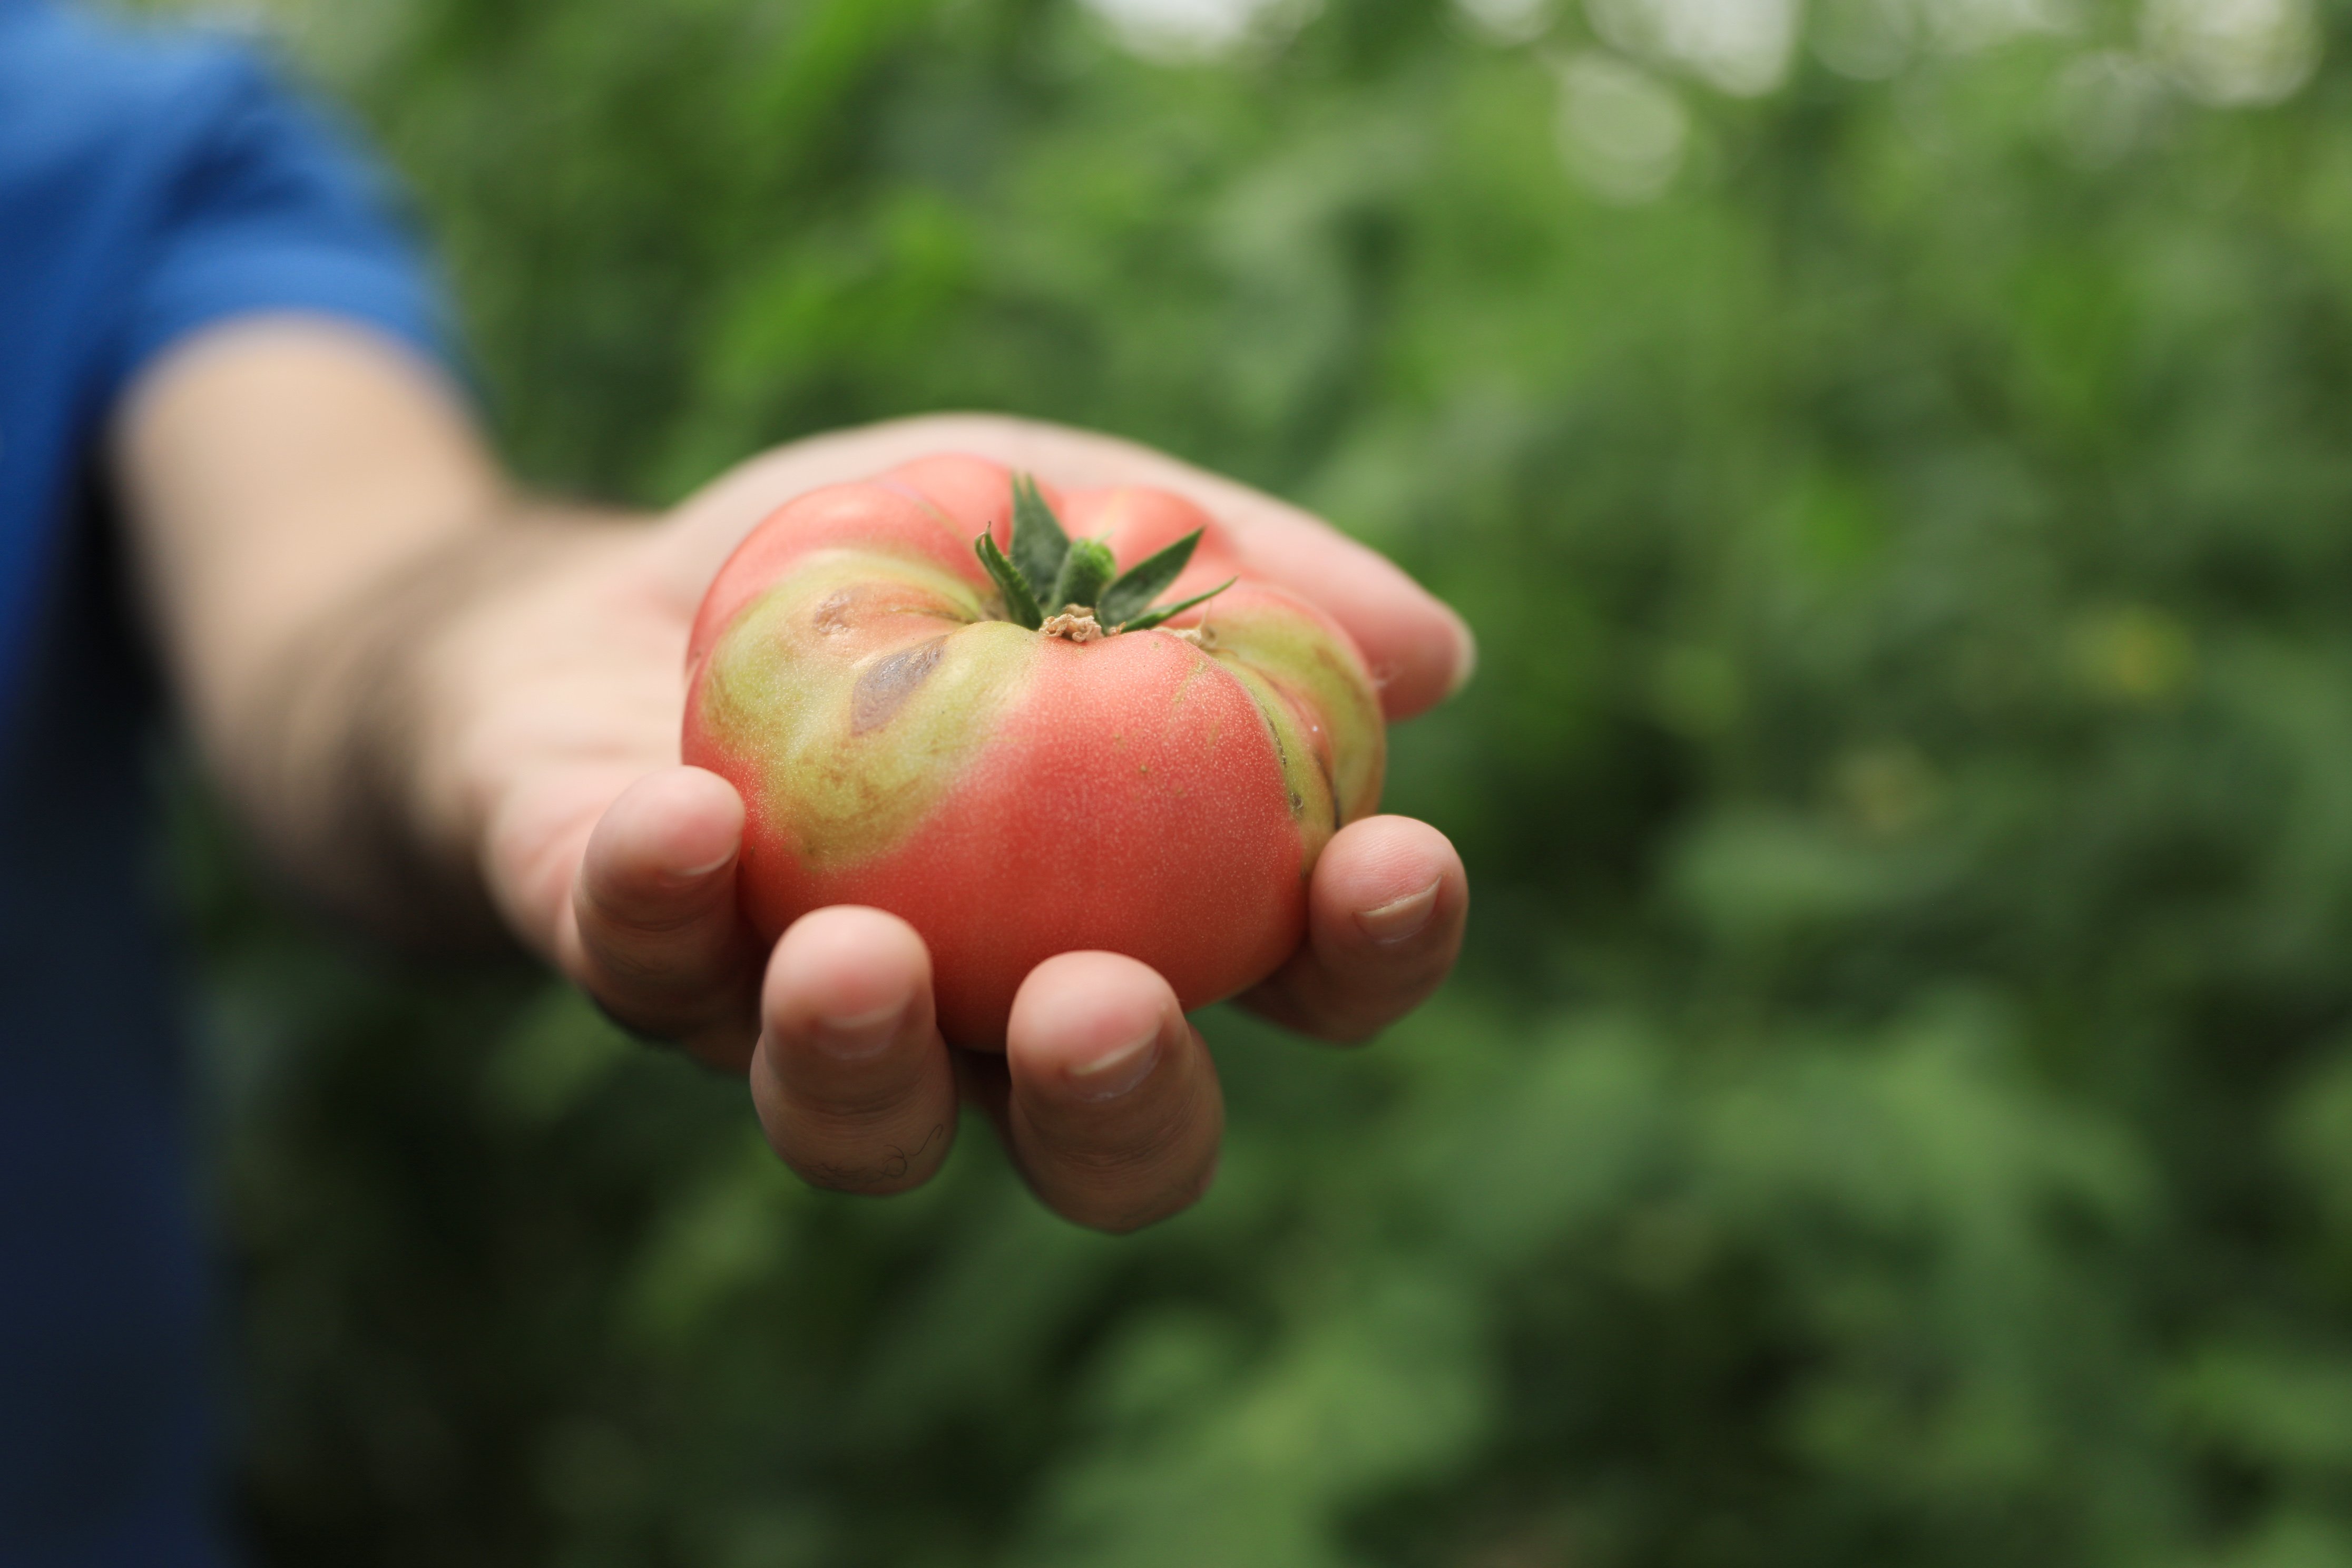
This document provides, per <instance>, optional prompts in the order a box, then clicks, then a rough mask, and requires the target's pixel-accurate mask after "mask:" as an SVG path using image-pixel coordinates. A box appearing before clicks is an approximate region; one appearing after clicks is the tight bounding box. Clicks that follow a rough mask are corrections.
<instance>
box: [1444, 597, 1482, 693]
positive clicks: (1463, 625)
mask: <svg viewBox="0 0 2352 1568" xmlns="http://www.w3.org/2000/svg"><path fill="white" fill-rule="evenodd" d="M1454 626H1455V627H1456V628H1458V629H1459V630H1460V631H1461V633H1462V645H1461V649H1460V651H1459V652H1458V653H1456V654H1455V656H1454V679H1453V680H1452V681H1450V682H1449V683H1447V685H1446V688H1445V695H1446V696H1448V697H1453V696H1456V695H1458V694H1459V693H1460V692H1461V690H1462V689H1463V688H1464V687H1465V686H1467V685H1469V684H1470V678H1471V677H1472V676H1474V675H1475V674H1477V673H1478V634H1477V633H1475V632H1474V631H1472V630H1471V629H1470V623H1469V622H1467V621H1465V620H1464V619H1463V618H1462V617H1461V616H1454Z"/></svg>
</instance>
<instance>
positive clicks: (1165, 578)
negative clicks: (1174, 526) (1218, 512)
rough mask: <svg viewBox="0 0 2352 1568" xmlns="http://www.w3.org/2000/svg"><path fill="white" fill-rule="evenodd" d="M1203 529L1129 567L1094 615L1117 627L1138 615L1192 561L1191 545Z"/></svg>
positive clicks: (1199, 537)
mask: <svg viewBox="0 0 2352 1568" xmlns="http://www.w3.org/2000/svg"><path fill="white" fill-rule="evenodd" d="M1206 531H1207V530H1205V529H1199V528H1196V529H1194V530H1193V531H1192V532H1190V533H1188V534H1186V535H1185V536H1184V537H1183V538H1181V539H1180V540H1178V541H1177V542H1175V543H1173V544H1171V545H1170V546H1169V547H1168V548H1167V549H1165V550H1163V551H1161V552H1159V553H1158V554H1157V555H1152V556H1148V557H1146V558H1145V559H1143V560H1141V561H1139V562H1137V563H1135V564H1134V565H1132V566H1130V567H1129V568H1128V569H1127V571H1126V572H1125V573H1123V574H1121V575H1120V577H1119V579H1118V582H1116V583H1113V584H1111V585H1110V589H1109V591H1108V593H1106V594H1104V595H1103V596H1102V609H1101V610H1100V611H1099V612H1098V613H1097V616H1095V618H1096V619H1097V620H1098V621H1100V622H1102V624H1103V625H1105V626H1122V625H1124V624H1126V622H1127V621H1128V620H1129V618H1130V617H1132V616H1139V615H1141V614H1142V613H1143V612H1144V610H1146V609H1147V608H1149V607H1150V604H1151V601H1152V600H1154V599H1156V598H1158V597H1160V595H1161V594H1163V593H1165V592H1167V589H1168V584H1171V583H1173V582H1174V581H1176V579H1177V578H1179V577H1181V576H1182V575H1183V574H1184V568H1185V567H1186V566H1189V565H1190V564H1192V550H1193V547H1194V546H1196V545H1198V544H1199V543H1200V542H1201V535H1202V533H1204V532H1206Z"/></svg>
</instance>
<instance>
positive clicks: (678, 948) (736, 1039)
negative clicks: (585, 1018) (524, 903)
mask: <svg viewBox="0 0 2352 1568" xmlns="http://www.w3.org/2000/svg"><path fill="white" fill-rule="evenodd" d="M742 838H743V802H742V798H741V797H740V795H737V794H736V793H735V790H734V788H733V786H731V785H730V784H728V783H727V781H726V780H724V779H722V778H720V777H719V775H718V774H716V773H706V772H704V771H703V770H702V769H700V768H667V769H664V770H663V771H662V772H660V773H651V774H648V775H647V776H646V777H645V778H642V779H639V780H638V781H637V782H636V783H635V784H631V785H630V786H629V787H628V788H627V789H625V790H624V791H623V792H622V793H621V795H620V797H619V798H618V799H616V800H614V802H613V804H612V805H611V806H609V807H608V808H606V810H605V812H604V816H603V817H601V818H600V819H599V820H598V821H597V824H596V826H595V829H594V831H593V832H592V833H591V834H590V835H589V837H588V847H587V851H586V853H585V855H584V856H583V858H582V860H581V867H580V876H579V879H578V880H577V881H576V882H574V883H573V885H572V929H571V931H570V932H569V940H562V939H559V942H560V945H561V947H562V949H563V950H564V951H563V952H562V957H563V960H564V967H565V968H566V969H567V970H568V971H570V972H571V973H572V976H573V978H574V979H576V980H578V981H579V982H580V984H582V985H583V986H584V987H585V988H586V989H587V991H588V993H589V994H591V995H592V996H593V997H595V998H596V1000H597V1002H598V1003H599V1004H600V1005H603V1007H604V1010H605V1011H606V1012H608V1013H610V1014H611V1015H612V1016H614V1018H616V1019H618V1020H619V1021H620V1022H621V1023H623V1024H625V1025H626V1026H629V1027H630V1028H633V1029H637V1030H641V1031H643V1032H645V1033H646V1034H649V1035H657V1036H659V1037H662V1038H665V1039H670V1040H676V1041H677V1043H678V1044H679V1045H681V1046H683V1047H686V1048H687V1049H688V1050H689V1051H692V1052H693V1053H694V1054H695V1055H696V1056H698V1057H700V1058H702V1059H704V1060H705V1061H708V1062H710V1063H711V1064H712V1065H714V1066H718V1067H725V1068H732V1069H734V1070H737V1071H740V1070H741V1069H742V1068H743V1067H744V1065H745V1064H746V1063H747V1062H748V1061H749V1060H750V1058H751V1043H752V1040H753V1039H754V1037H756V1035H757V1032H758V1027H759V1024H758V1013H757V1008H756V1000H757V993H756V990H755V987H756V986H757V984H758V979H759V962H760V944H759V942H757V940H756V939H755V938H754V937H753V935H752V933H751V928H750V927H749V926H748V925H747V924H746V923H745V921H744V920H743V917H742V915H741V913H740V911H739V910H738V909H737V907H736V901H735V860H736V855H737V852H738V851H739V850H740V847H741V845H742Z"/></svg>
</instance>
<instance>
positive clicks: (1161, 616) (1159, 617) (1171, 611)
mask: <svg viewBox="0 0 2352 1568" xmlns="http://www.w3.org/2000/svg"><path fill="white" fill-rule="evenodd" d="M1240 581H1241V579H1240V578H1238V577H1228V578H1226V579H1225V580H1224V581H1223V582H1222V583H1220V584H1217V585H1216V586H1215V587H1213V588H1212V589H1210V590H1209V591H1208V592H1207V593H1205V594H1195V595H1192V597H1191V598H1189V599H1179V600H1177V601H1176V602H1175V603H1174V604H1172V605H1160V607H1159V608H1158V609H1156V610H1153V611H1151V612H1150V614H1149V615H1142V616H1136V617H1135V619H1133V620H1131V621H1129V622H1128V623H1126V624H1125V625H1124V626H1118V628H1116V629H1117V630H1119V631H1123V632H1148V631H1150V629H1151V628H1152V627H1154V626H1158V625H1159V624H1160V622H1162V621H1164V620H1167V619H1169V618H1171V616H1181V615H1182V614H1183V613H1184V612H1185V611H1187V610H1189V609H1191V608H1192V606H1193V605H1205V604H1207V603H1208V602H1209V601H1210V600H1211V599H1213V598H1215V597H1216V596H1217V595H1220V594H1222V593H1223V592H1224V591H1225V590H1226V589H1228V588H1230V587H1232V586H1233V585H1234V584H1236V583H1238V582H1240Z"/></svg>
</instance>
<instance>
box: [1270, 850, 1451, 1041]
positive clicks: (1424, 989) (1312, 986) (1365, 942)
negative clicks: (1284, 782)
mask: <svg viewBox="0 0 2352 1568" xmlns="http://www.w3.org/2000/svg"><path fill="white" fill-rule="evenodd" d="M1469 912H1470V881H1469V879H1468V877H1467V876H1465V874H1464V872H1463V869H1462V858H1461V857H1460V856H1458V855H1456V854H1455V853H1454V846H1453V845H1452V844H1450V843H1448V842H1447V841H1446V838H1445V835H1444V834H1442V833H1440V832H1438V831H1437V829H1435V828H1434V827H1432V826H1429V825H1428V824H1427V823H1425V822H1415V821H1414V820H1413V819H1412V818H1411V817H1409V816H1368V817H1365V818H1364V819H1363V820H1362V821H1360V822H1351V823H1349V825H1348V826H1345V827H1343V828H1341V829H1340V830H1339V833H1338V834H1337V835H1335V836H1334V837H1333V838H1332V840H1331V842H1330V843H1329V844H1328V845H1326V846H1324V848H1323V854H1322V856H1321V858H1318V860H1317V861H1316V862H1315V877H1314V880H1313V881H1312V882H1311V883H1310V884H1309V885H1308V887H1307V941H1306V942H1304V943H1303V944H1302V945H1301V946H1300V947H1299V950H1298V951H1297V952H1296V953H1294V954H1292V955H1291V958H1290V962H1289V963H1286V964H1284V965H1283V966H1282V968H1281V969H1279V970H1277V971H1276V973H1275V974H1274V976H1273V978H1271V979H1269V980H1267V981H1265V983H1264V984H1260V985H1258V986H1257V987H1255V989H1253V990H1252V991H1250V992H1249V993H1247V994H1245V995H1244V997H1243V998H1242V1001H1243V1003H1244V1005H1247V1006H1248V1007H1250V1008H1252V1009H1253V1010H1255V1011H1256V1012H1259V1013H1262V1014H1264V1015H1265V1016H1267V1017H1269V1018H1272V1019H1273V1020H1274V1021H1275V1022H1276V1023H1278V1024H1283V1025H1286V1026H1288V1027H1290V1028H1293V1029H1297V1030H1298V1031H1299V1032H1300V1033H1302V1034H1307V1035H1313V1036H1315V1037H1318V1038H1319V1039H1327V1040H1344V1041H1352V1040H1363V1039H1369V1038H1370V1037H1372V1036H1373V1035H1376V1034H1378V1033H1379V1032H1380V1031H1381V1030H1382V1029H1384V1028H1386V1027H1387V1026H1389V1025H1390V1024H1391V1023H1394V1022H1395V1021H1396V1020H1397V1019H1399V1018H1401V1017H1402V1016H1404V1015H1405V1014H1407V1013H1410V1012H1411V1011H1412V1010H1413V1009H1414V1008H1415V1007H1418V1006H1419V1005H1421V1004H1422V1003H1423V1002H1424V1001H1426V1000H1428V998H1429V994H1430V993H1431V992H1433V991H1435V990H1436V989H1437V987H1438V986H1439V985H1440V984H1443V983H1444V979H1445V977H1446V975H1447V974H1448V973H1451V972H1452V970H1453V968H1454V958H1455V957H1456V956H1457V955H1458V954H1459V953H1460V952H1461V951H1462V929H1463V925H1464V922H1465V920H1466V919H1467V917H1468V915H1469Z"/></svg>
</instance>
